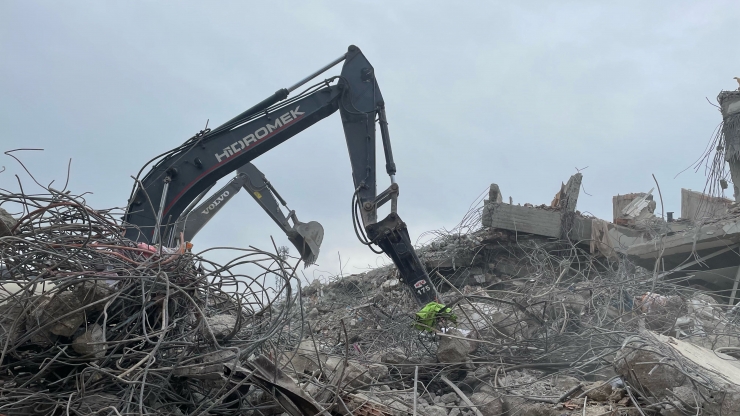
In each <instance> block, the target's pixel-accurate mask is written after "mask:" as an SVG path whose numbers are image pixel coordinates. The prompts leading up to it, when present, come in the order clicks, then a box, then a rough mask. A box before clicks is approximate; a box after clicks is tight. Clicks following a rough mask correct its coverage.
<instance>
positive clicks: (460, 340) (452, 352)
mask: <svg viewBox="0 0 740 416" xmlns="http://www.w3.org/2000/svg"><path fill="white" fill-rule="evenodd" d="M469 350H470V344H469V343H468V341H467V340H465V339H464V336H463V334H462V333H461V332H460V331H457V330H448V331H447V332H446V333H445V334H441V335H440V337H439V345H438V346H437V361H439V362H440V363H444V364H463V363H465V361H467V359H468V351H469Z"/></svg>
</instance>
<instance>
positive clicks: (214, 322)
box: [204, 314, 238, 339]
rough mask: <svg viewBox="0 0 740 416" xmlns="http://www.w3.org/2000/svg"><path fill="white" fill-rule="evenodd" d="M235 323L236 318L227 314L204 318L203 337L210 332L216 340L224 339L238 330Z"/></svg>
mask: <svg viewBox="0 0 740 416" xmlns="http://www.w3.org/2000/svg"><path fill="white" fill-rule="evenodd" d="M236 321H237V319H236V316H233V315H227V314H220V315H214V316H209V317H206V319H205V320H204V325H205V327H204V335H205V336H206V338H207V334H208V332H210V333H211V334H213V336H214V337H216V339H223V338H226V337H227V336H229V335H231V334H232V333H233V332H234V331H236V330H237V329H238V328H237V327H236V324H237V322H236Z"/></svg>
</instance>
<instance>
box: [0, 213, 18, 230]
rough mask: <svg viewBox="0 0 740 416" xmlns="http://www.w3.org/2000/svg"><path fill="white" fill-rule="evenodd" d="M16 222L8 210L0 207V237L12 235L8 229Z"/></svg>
mask: <svg viewBox="0 0 740 416" xmlns="http://www.w3.org/2000/svg"><path fill="white" fill-rule="evenodd" d="M16 222H17V221H16V220H15V218H13V216H12V215H10V213H8V211H6V210H5V209H4V208H2V207H0V237H5V236H7V235H12V233H11V232H10V230H12V229H13V227H15V224H16Z"/></svg>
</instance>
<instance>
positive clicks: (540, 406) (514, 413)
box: [501, 395, 560, 416]
mask: <svg viewBox="0 0 740 416" xmlns="http://www.w3.org/2000/svg"><path fill="white" fill-rule="evenodd" d="M501 400H502V402H503V406H502V407H503V413H501V414H502V415H506V416H524V415H527V416H560V412H558V411H557V410H556V409H553V408H552V405H548V404H545V403H533V402H530V401H527V400H526V399H524V398H521V397H517V396H510V395H507V396H503V397H502V398H501Z"/></svg>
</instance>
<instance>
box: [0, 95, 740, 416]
mask: <svg viewBox="0 0 740 416" xmlns="http://www.w3.org/2000/svg"><path fill="white" fill-rule="evenodd" d="M738 97H740V95H739V96H738ZM738 102H739V103H740V99H739V101H738ZM738 105H739V106H740V104H738ZM733 108H734V107H733ZM738 108H740V107H738ZM733 114H734V113H733ZM738 114H740V113H738ZM738 123H739V124H738V126H740V119H739V120H738ZM738 148H739V149H740V147H738ZM738 160H740V159H738ZM738 166H740V162H738ZM738 172H740V167H739V168H738ZM738 177H739V178H740V173H738ZM563 182H564V183H563ZM563 182H558V183H559V188H556V189H557V192H556V193H555V197H554V198H553V200H552V201H551V202H550V203H545V204H539V205H536V204H532V203H526V204H522V205H514V204H513V203H512V199H511V198H510V197H508V198H507V197H504V196H503V195H502V192H501V188H500V187H499V185H496V184H492V185H491V187H490V189H489V195H488V199H487V200H486V201H485V202H484V204H483V208H482V209H481V210H476V211H472V212H471V213H468V215H466V216H465V220H464V221H463V222H461V223H460V225H459V226H458V227H456V228H455V229H453V230H445V231H438V232H435V233H434V234H433V235H434V236H435V238H434V239H433V240H432V241H430V242H429V243H428V244H426V245H425V246H423V247H421V248H419V250H418V255H419V258H420V260H421V262H422V264H423V265H424V266H425V267H426V269H427V271H428V274H429V278H430V280H431V283H432V284H433V285H434V286H435V287H436V289H437V291H438V293H439V297H438V299H437V303H434V304H430V305H431V306H435V307H436V306H438V307H440V308H443V309H444V310H445V311H446V315H445V318H444V319H438V320H436V321H434V320H432V321H433V322H432V323H430V327H429V328H427V329H429V330H425V331H421V330H419V329H418V328H417V329H415V323H416V321H415V315H416V313H417V312H419V309H420V307H419V305H417V304H416V303H415V301H414V300H413V298H412V297H411V296H410V294H409V292H408V290H407V289H406V287H405V286H404V284H403V282H402V281H401V280H400V276H399V273H398V271H397V270H396V269H395V267H393V266H384V267H379V268H376V269H373V270H369V271H366V272H364V273H358V274H350V275H347V274H342V275H340V276H331V277H327V278H325V277H322V278H321V279H315V280H313V281H311V283H310V284H307V285H303V286H302V287H300V290H299V287H298V285H296V284H295V282H296V279H295V274H294V270H292V269H291V266H290V265H289V264H288V263H282V264H281V265H280V267H275V266H274V265H272V264H271V265H269V266H268V265H261V264H260V265H257V266H258V267H255V269H258V270H269V271H270V272H269V273H268V274H270V273H272V275H271V276H270V279H271V280H270V281H271V282H275V283H274V285H275V287H269V288H267V287H266V288H261V287H259V288H258V287H257V285H256V284H255V285H254V287H247V288H246V289H244V284H243V283H244V281H245V280H244V278H242V277H241V276H243V274H242V272H241V271H239V272H237V271H236V270H231V269H232V267H235V264H236V263H239V262H234V263H229V266H216V265H213V263H212V262H210V261H208V260H207V259H203V258H201V257H199V256H197V255H195V254H193V253H191V252H190V251H188V250H187V249H186V248H185V247H179V246H178V247H177V248H174V249H168V250H162V251H159V250H158V248H157V247H154V246H147V245H143V246H142V245H141V244H137V243H134V242H132V241H127V240H125V239H122V238H121V236H120V224H118V223H116V220H115V219H113V218H112V217H110V216H109V215H108V214H106V213H99V212H97V211H94V210H91V209H90V208H89V207H86V206H85V205H84V201H82V200H81V199H80V200H75V199H74V198H72V197H70V198H72V199H71V200H72V201H77V202H74V203H72V202H71V203H70V204H69V205H54V204H51V205H49V204H48V200H52V198H46V199H40V200H37V201H36V202H35V204H36V205H35V206H36V207H46V208H40V211H39V216H38V217H37V218H35V219H34V220H33V221H30V220H28V219H22V220H21V223H20V224H16V222H15V221H16V220H15V219H12V217H10V219H8V218H6V216H4V211H0V255H2V257H1V258H0V266H2V268H1V269H0V272H2V277H3V283H2V284H0V341H2V343H3V345H5V347H4V348H5V349H4V352H3V353H2V355H1V356H0V360H2V361H1V362H0V407H2V406H7V405H8V403H16V402H19V403H20V402H22V403H25V402H29V403H30V405H33V406H31V407H29V409H35V410H38V409H54V408H55V407H56V408H57V409H59V408H63V407H64V408H69V409H70V414H71V413H72V412H73V411H74V412H76V413H77V414H80V415H91V414H94V412H108V410H111V412H108V413H117V414H137V412H140V411H143V412H144V413H152V414H154V413H157V412H159V413H163V414H165V413H166V414H176V415H180V414H182V415H185V414H203V415H216V414H218V415H237V414H242V415H249V416H256V415H276V414H280V415H283V414H287V415H290V416H299V415H308V416H314V415H318V414H323V415H360V416H407V415H412V414H416V415H422V416H427V415H432V416H500V415H511V416H513V415H557V416H566V415H569V416H575V415H579V416H583V415H592V416H596V415H646V414H656V415H657V414H660V415H671V416H672V415H679V414H680V415H686V414H701V415H715V414H716V415H720V414H722V415H724V414H733V413H732V412H735V413H737V410H736V409H738V408H740V361H738V357H740V303H739V304H737V305H736V301H737V298H738V297H740V293H738V288H739V287H740V283H739V282H740V269H739V267H738V265H737V258H736V256H737V247H738V245H740V211H739V210H738V208H737V207H735V206H734V205H733V204H731V203H730V201H728V200H725V199H717V198H715V199H712V198H710V197H706V196H705V195H703V194H699V193H696V192H691V191H687V190H683V191H682V208H681V218H678V219H674V218H672V216H668V218H667V219H664V218H662V216H660V217H659V216H657V215H655V211H656V207H657V204H656V201H655V199H654V195H653V190H650V191H649V192H647V193H630V194H626V195H617V196H615V197H614V198H613V214H614V215H613V218H611V219H610V220H603V219H598V218H593V217H591V216H587V215H583V214H582V213H581V212H580V211H578V209H577V203H578V200H579V193H580V190H581V188H582V183H583V175H582V174H580V173H577V174H575V175H573V176H571V177H570V178H569V179H568V180H567V181H563ZM705 197H706V198H705ZM2 198H11V196H3V194H0V199H2ZM15 198H17V197H15ZM504 201H508V203H506V202H504ZM0 202H2V201H0ZM16 202H17V203H21V202H23V201H16ZM47 205H48V206H47ZM79 212H86V213H91V212H95V213H96V215H100V217H98V216H95V215H87V214H86V215H79ZM59 218H70V223H69V224H60V223H59V222H58V219H59ZM72 219H73V220H72ZM11 221H12V222H11ZM8 224H12V227H16V225H17V226H18V228H17V229H18V230H20V231H19V232H16V233H15V235H14V236H12V237H7V235H8V231H7V229H9V225H8ZM80 224H82V225H84V226H82V225H80ZM2 227H5V228H2ZM3 229H6V234H4V235H5V236H6V237H7V238H6V237H2V236H3V234H2V232H3ZM253 254H260V255H259V256H255V258H267V259H269V261H280V259H281V257H280V256H279V255H272V253H267V252H262V251H259V250H256V249H255V250H254V251H253ZM238 255H239V256H243V253H241V252H240V253H239V254H238ZM256 261H258V260H255V262H256ZM206 265H207V266H206ZM234 276H240V278H239V279H236V278H235V277H234ZM249 279H252V280H251V281H254V282H257V281H261V282H262V281H264V279H265V277H264V276H262V277H260V278H259V279H257V278H248V279H247V281H249ZM260 279H262V280H260ZM430 305H427V306H430ZM448 308H449V309H448ZM448 311H451V313H447V312H448ZM50 386H54V387H50ZM52 390H53V391H52ZM80 391H87V392H88V393H89V394H87V395H82V394H80V393H79V392H80ZM91 392H92V393H91ZM132 397H133V398H141V397H143V399H136V400H132V399H131V398H132ZM30 405H29V406H30ZM106 409H108V410H106ZM142 409H143V410H142ZM30 411H31V410H29V412H30ZM47 413H48V412H47Z"/></svg>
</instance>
